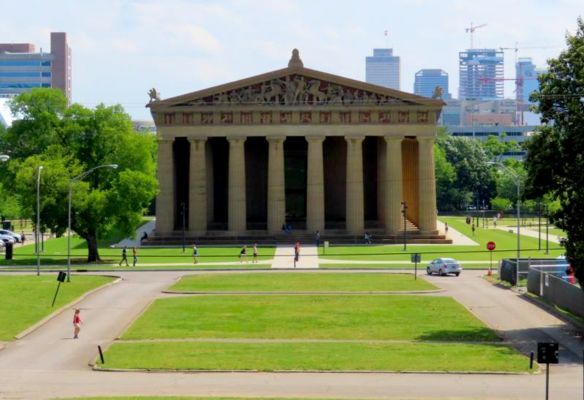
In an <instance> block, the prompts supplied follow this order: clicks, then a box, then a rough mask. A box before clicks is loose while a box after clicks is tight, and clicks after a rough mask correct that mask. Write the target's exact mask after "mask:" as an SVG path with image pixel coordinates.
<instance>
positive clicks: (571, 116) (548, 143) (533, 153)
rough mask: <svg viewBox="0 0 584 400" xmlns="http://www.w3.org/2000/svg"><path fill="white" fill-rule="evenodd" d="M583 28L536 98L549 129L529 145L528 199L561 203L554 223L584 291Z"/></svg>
mask: <svg viewBox="0 0 584 400" xmlns="http://www.w3.org/2000/svg"><path fill="white" fill-rule="evenodd" d="M577 25H578V27H577V31H576V33H575V34H574V35H567V37H566V42H567V49H566V50H564V51H562V52H561V53H560V55H559V56H558V57H557V58H555V59H551V60H548V63H549V69H548V71H547V72H546V73H544V74H542V75H540V76H539V83H540V88H539V91H537V92H536V93H534V94H533V95H532V100H534V101H536V102H538V106H537V111H538V112H539V113H541V115H542V121H543V122H544V124H545V126H544V127H542V128H541V129H539V130H538V131H537V133H536V134H535V135H534V136H533V137H532V139H531V140H530V141H529V143H528V145H527V148H528V155H527V159H526V167H527V171H528V179H527V195H528V196H530V197H531V198H539V197H542V196H544V195H546V194H549V195H551V197H552V198H553V199H557V200H559V202H560V208H559V209H558V210H556V211H555V212H554V213H553V215H552V219H553V221H554V222H555V224H556V225H557V226H558V227H560V228H562V229H564V230H565V231H566V234H567V242H566V255H567V258H568V260H569V262H570V263H571V264H572V266H573V267H574V269H575V272H576V277H577V279H578V281H579V282H580V285H581V287H582V288H584V223H583V222H582V221H583V220H584V190H582V189H583V188H584V173H583V171H584V135H582V132H584V20H582V19H581V18H579V19H578V22H577Z"/></svg>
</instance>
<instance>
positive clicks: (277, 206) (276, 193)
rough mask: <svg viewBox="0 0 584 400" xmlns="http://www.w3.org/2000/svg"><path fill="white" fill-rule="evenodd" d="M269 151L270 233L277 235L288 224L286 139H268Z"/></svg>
mask: <svg viewBox="0 0 584 400" xmlns="http://www.w3.org/2000/svg"><path fill="white" fill-rule="evenodd" d="M266 139H267V140H268V143H269V151H268V232H269V233H271V234H277V233H278V232H280V230H281V229H282V225H283V224H284V222H286V193H285V179H284V140H286V137H281V136H279V137H267V138H266Z"/></svg>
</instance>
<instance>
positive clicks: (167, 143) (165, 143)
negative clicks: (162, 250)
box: [156, 138, 175, 235]
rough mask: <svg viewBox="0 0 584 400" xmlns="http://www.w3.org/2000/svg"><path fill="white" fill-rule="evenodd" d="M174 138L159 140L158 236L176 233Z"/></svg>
mask: <svg viewBox="0 0 584 400" xmlns="http://www.w3.org/2000/svg"><path fill="white" fill-rule="evenodd" d="M173 143H174V138H160V139H158V170H157V178H158V186H159V189H160V191H159V193H158V196H157V197H156V235H168V234H170V233H172V231H174V206H175V204H174V152H173V150H172V145H173Z"/></svg>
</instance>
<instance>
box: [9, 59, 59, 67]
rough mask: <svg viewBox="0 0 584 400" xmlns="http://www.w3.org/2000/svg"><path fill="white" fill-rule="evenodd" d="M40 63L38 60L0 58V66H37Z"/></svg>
mask: <svg viewBox="0 0 584 400" xmlns="http://www.w3.org/2000/svg"><path fill="white" fill-rule="evenodd" d="M48 62H49V63H50V61H48ZM40 65H41V63H40V61H39V60H0V66H4V67H38V66H40ZM49 66H50V64H49Z"/></svg>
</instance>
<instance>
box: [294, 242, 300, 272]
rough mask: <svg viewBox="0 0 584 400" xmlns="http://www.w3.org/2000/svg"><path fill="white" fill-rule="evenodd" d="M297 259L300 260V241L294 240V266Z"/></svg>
mask: <svg viewBox="0 0 584 400" xmlns="http://www.w3.org/2000/svg"><path fill="white" fill-rule="evenodd" d="M298 261H300V241H296V244H294V268H296V263H297V262H298Z"/></svg>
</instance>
